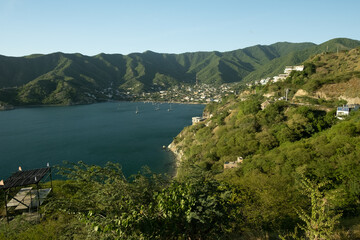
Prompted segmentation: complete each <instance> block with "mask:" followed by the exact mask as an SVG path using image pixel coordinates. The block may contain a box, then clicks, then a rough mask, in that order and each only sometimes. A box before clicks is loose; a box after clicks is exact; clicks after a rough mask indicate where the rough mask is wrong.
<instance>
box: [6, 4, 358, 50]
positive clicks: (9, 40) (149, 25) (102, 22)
mask: <svg viewBox="0 0 360 240" xmlns="http://www.w3.org/2000/svg"><path fill="white" fill-rule="evenodd" d="M359 9H360V1H358V0H341V1H340V0H339V1H334V0H298V1H295V0H249V1H243V0H221V1H220V0H218V1H215V0H0V55H6V56H24V55H29V54H32V53H43V54H47V53H52V52H57V51H61V52H66V53H75V52H78V53H82V54H84V55H90V56H92V55H96V54H98V53H101V52H104V53H121V54H129V53H132V52H144V51H146V50H151V51H154V52H161V53H182V52H194V51H213V50H217V51H230V50H235V49H239V48H245V47H249V46H253V45H256V44H264V45H268V44H272V43H275V42H282V41H287V42H314V43H317V44H319V43H322V42H325V41H327V40H330V39H332V38H337V37H347V38H352V39H356V40H360V14H359Z"/></svg>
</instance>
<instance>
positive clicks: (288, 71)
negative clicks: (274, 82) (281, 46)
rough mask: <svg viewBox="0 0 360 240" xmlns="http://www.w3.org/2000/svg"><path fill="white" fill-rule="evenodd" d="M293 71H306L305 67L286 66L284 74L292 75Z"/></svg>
mask: <svg viewBox="0 0 360 240" xmlns="http://www.w3.org/2000/svg"><path fill="white" fill-rule="evenodd" d="M292 71H300V72H302V71H304V65H299V66H286V67H285V70H284V73H287V74H290V73H291V72H292Z"/></svg>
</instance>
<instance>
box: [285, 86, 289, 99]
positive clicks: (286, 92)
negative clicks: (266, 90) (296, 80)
mask: <svg viewBox="0 0 360 240" xmlns="http://www.w3.org/2000/svg"><path fill="white" fill-rule="evenodd" d="M288 93H289V89H288V88H287V89H285V101H287V100H288Z"/></svg>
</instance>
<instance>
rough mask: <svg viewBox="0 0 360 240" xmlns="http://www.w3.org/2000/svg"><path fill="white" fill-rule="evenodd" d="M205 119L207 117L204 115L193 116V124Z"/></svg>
mask: <svg viewBox="0 0 360 240" xmlns="http://www.w3.org/2000/svg"><path fill="white" fill-rule="evenodd" d="M204 120H205V118H203V117H193V118H192V125H195V124H197V123H199V122H202V121H204Z"/></svg>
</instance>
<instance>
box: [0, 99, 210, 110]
mask: <svg viewBox="0 0 360 240" xmlns="http://www.w3.org/2000/svg"><path fill="white" fill-rule="evenodd" d="M106 102H134V103H137V102H144V103H152V102H153V103H168V104H170V103H174V104H189V105H206V104H207V103H198V102H173V101H170V102H168V101H148V100H146V101H134V100H132V101H127V100H108V101H99V102H91V103H73V104H34V105H9V106H10V108H7V109H1V108H0V111H10V110H16V109H23V108H41V107H72V106H81V105H91V104H97V103H106Z"/></svg>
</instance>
